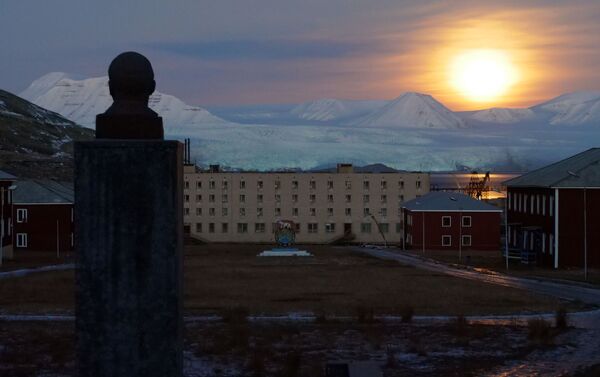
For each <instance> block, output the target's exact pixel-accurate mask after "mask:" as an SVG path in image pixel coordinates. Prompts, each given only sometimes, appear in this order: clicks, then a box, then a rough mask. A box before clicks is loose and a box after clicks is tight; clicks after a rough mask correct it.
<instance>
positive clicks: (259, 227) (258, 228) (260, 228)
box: [254, 223, 265, 233]
mask: <svg viewBox="0 0 600 377" xmlns="http://www.w3.org/2000/svg"><path fill="white" fill-rule="evenodd" d="M264 232H265V223H256V224H254V233H264Z"/></svg>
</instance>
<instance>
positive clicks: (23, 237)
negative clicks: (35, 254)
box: [17, 233, 27, 247]
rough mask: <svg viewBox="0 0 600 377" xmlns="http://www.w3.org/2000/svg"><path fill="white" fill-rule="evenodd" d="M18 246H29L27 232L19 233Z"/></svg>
mask: <svg viewBox="0 0 600 377" xmlns="http://www.w3.org/2000/svg"><path fill="white" fill-rule="evenodd" d="M17 247H27V233H17Z"/></svg>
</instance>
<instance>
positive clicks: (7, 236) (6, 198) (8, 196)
mask: <svg viewBox="0 0 600 377" xmlns="http://www.w3.org/2000/svg"><path fill="white" fill-rule="evenodd" d="M12 184H13V181H0V188H1V190H0V191H2V192H3V193H4V194H3V195H2V196H3V197H0V207H1V208H2V210H1V211H2V213H1V216H2V218H3V219H4V233H3V234H4V237H2V240H0V242H2V246H8V245H10V244H11V243H12V236H11V233H10V231H11V228H10V227H11V223H12V219H11V216H12V212H11V211H12V192H11V191H10V190H9V189H8V188H9V187H10V186H11V185H12ZM2 203H4V204H2Z"/></svg>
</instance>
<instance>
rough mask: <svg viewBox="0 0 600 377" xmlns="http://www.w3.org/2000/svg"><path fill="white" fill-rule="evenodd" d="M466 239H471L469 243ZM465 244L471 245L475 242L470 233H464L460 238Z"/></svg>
mask: <svg viewBox="0 0 600 377" xmlns="http://www.w3.org/2000/svg"><path fill="white" fill-rule="evenodd" d="M465 239H467V240H469V242H468V243H466V242H465ZM460 242H461V243H462V245H463V246H471V245H472V244H473V238H472V237H471V235H470V234H463V235H462V239H461V240H460Z"/></svg>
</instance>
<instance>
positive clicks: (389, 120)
mask: <svg viewBox="0 0 600 377" xmlns="http://www.w3.org/2000/svg"><path fill="white" fill-rule="evenodd" d="M355 124H356V125H360V126H365V127H384V128H389V127H391V128H399V127H400V128H428V129H429V128H434V129H456V128H466V127H467V124H466V123H465V121H464V120H463V119H461V118H460V117H458V116H457V115H456V114H454V113H453V112H452V111H450V110H449V109H448V108H447V107H445V106H444V105H442V104H441V103H439V102H438V101H436V100H435V99H434V98H433V97H432V96H430V95H428V94H421V93H413V92H407V93H404V94H402V95H401V96H399V97H398V98H396V99H394V100H392V101H390V102H388V103H387V104H386V105H385V106H383V107H381V108H380V109H377V110H375V111H373V112H372V113H370V114H368V115H366V116H365V117H362V118H360V119H357V120H356V122H355Z"/></svg>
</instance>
